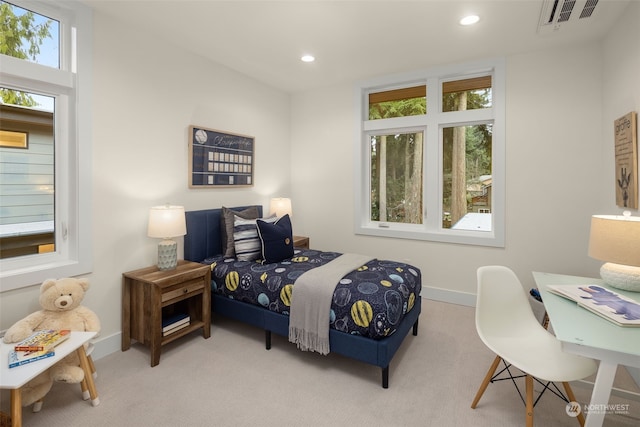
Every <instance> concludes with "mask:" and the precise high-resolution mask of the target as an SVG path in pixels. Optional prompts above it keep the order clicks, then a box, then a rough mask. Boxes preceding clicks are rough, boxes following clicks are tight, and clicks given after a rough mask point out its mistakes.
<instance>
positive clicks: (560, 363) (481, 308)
mask: <svg viewBox="0 0 640 427" xmlns="http://www.w3.org/2000/svg"><path fill="white" fill-rule="evenodd" d="M477 275H478V294H477V300H476V329H477V331H478V335H479V336H480V339H482V342H484V344H485V345H486V346H487V347H489V349H490V350H491V351H493V352H494V353H496V355H497V357H496V358H495V359H494V361H493V363H492V364H491V367H490V368H489V371H488V372H487V375H486V376H485V378H484V380H483V381H482V384H481V385H480V388H479V389H478V392H477V393H476V396H475V398H474V400H473V403H472V404H471V408H474V409H475V407H476V405H477V404H478V402H479V401H480V398H481V397H482V394H483V393H484V391H485V390H486V388H487V386H488V385H489V382H492V380H493V375H494V373H495V371H496V369H497V368H498V365H499V364H500V362H501V361H504V362H505V364H507V368H505V369H508V368H509V365H513V366H515V367H516V368H518V369H519V370H521V371H522V372H524V373H525V376H526V380H525V389H526V401H525V405H526V425H527V427H532V426H533V406H534V402H533V381H534V379H537V380H544V381H547V382H562V385H563V386H564V389H565V392H566V393H567V397H568V399H570V401H572V402H574V401H575V400H576V399H575V395H574V394H573V391H572V390H571V387H570V386H569V381H576V380H580V379H583V378H586V377H588V376H589V375H592V374H593V373H594V372H595V371H596V363H595V362H594V361H593V360H592V359H588V358H585V357H581V356H576V355H573V354H570V353H565V352H563V351H562V348H561V346H560V341H558V339H557V338H556V337H555V336H553V335H552V334H551V333H550V332H549V331H547V330H546V329H545V328H544V327H543V326H542V325H541V324H540V323H539V322H538V320H537V319H536V317H535V316H534V314H533V312H532V310H531V306H530V305H529V301H528V298H527V295H526V292H525V290H524V288H523V287H522V285H521V283H520V280H518V277H517V276H516V275H515V273H514V272H513V271H511V270H510V269H509V268H507V267H503V266H485V267H480V268H479V269H478V272H477ZM546 388H547V386H545V389H546ZM577 418H578V422H579V423H580V425H581V426H583V425H584V416H583V415H582V413H580V414H579V415H578V416H577Z"/></svg>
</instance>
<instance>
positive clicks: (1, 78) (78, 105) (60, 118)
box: [0, 0, 93, 292]
mask: <svg viewBox="0 0 640 427" xmlns="http://www.w3.org/2000/svg"><path fill="white" fill-rule="evenodd" d="M10 2H11V3H13V4H15V5H16V6H19V7H23V8H25V9H29V10H33V11H34V12H36V13H41V14H43V15H46V16H49V17H51V18H54V19H57V20H59V21H60V35H61V46H60V52H61V63H60V69H59V70H56V69H52V68H50V67H45V66H43V65H39V64H34V63H30V62H27V61H23V60H19V59H16V58H10V57H7V56H3V57H2V69H1V70H0V82H1V83H2V84H3V85H4V86H7V87H11V88H14V89H18V90H25V91H27V92H28V91H34V90H35V91H40V92H42V93H48V94H51V95H55V96H56V113H55V141H56V151H55V158H56V161H55V163H56V171H55V203H56V215H55V223H56V224H55V229H56V250H55V252H52V253H47V254H38V255H27V256H22V257H16V258H7V259H3V260H0V292H5V291H9V290H13V289H18V288H23V287H27V286H31V285H34V284H38V283H41V282H43V281H44V280H45V279H47V278H58V277H69V276H78V275H82V274H87V273H89V272H91V269H92V248H91V233H92V213H91V186H92V180H91V178H92V176H91V163H92V147H91V143H92V139H91V138H92V136H91V133H92V132H91V129H92V123H91V120H92V114H91V106H92V85H93V83H92V58H91V55H92V45H93V41H92V38H93V17H92V11H91V9H90V8H89V7H87V6H85V5H82V4H80V3H78V2H75V1H59V2H56V3H55V5H54V4H52V3H51V2H41V1H28V2H26V1H21V0H10ZM74 32H75V35H76V36H77V40H76V42H75V44H73V43H72V40H73V38H74V37H73V34H74ZM67 42H68V43H67ZM72 50H75V52H72ZM61 141H66V142H67V143H61Z"/></svg>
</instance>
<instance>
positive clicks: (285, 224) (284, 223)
mask: <svg viewBox="0 0 640 427" xmlns="http://www.w3.org/2000/svg"><path fill="white" fill-rule="evenodd" d="M256 225H257V226H258V236H259V237H260V243H261V246H262V247H261V249H262V259H264V262H265V263H267V264H270V263H272V262H280V261H282V260H285V259H287V258H291V257H292V256H293V231H292V229H291V218H289V214H285V215H284V216H283V217H281V218H278V220H277V221H276V222H274V223H273V224H270V223H268V222H266V221H263V220H261V219H258V220H257V221H256Z"/></svg>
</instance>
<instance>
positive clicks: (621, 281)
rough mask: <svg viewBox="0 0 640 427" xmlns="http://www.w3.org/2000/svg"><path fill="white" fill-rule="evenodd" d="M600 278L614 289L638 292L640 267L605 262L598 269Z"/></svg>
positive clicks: (639, 287) (639, 288)
mask: <svg viewBox="0 0 640 427" xmlns="http://www.w3.org/2000/svg"><path fill="white" fill-rule="evenodd" d="M600 277H602V280H604V281H605V282H606V283H607V285H611V286H613V287H614V288H618V289H623V290H625V291H632V292H640V267H632V266H629V265H622V264H614V263H612V262H607V263H605V264H604V265H603V266H602V267H601V268H600Z"/></svg>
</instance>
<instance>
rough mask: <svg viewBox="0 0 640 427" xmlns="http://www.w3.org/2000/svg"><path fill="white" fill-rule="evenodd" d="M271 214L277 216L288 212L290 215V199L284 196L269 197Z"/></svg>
mask: <svg viewBox="0 0 640 427" xmlns="http://www.w3.org/2000/svg"><path fill="white" fill-rule="evenodd" d="M269 208H270V211H271V213H272V214H275V215H276V216H277V217H281V216H284V215H285V214H289V216H290V217H291V199H288V198H286V197H275V198H273V199H271V205H270V206H269Z"/></svg>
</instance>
